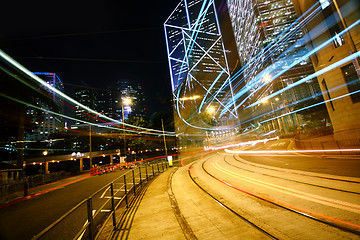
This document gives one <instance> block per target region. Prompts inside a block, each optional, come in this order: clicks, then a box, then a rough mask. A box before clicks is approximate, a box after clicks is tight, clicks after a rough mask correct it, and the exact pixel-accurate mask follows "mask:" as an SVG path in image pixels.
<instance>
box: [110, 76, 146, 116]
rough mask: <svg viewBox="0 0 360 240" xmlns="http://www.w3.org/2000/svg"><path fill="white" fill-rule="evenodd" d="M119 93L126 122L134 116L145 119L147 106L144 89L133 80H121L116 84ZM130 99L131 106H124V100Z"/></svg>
mask: <svg viewBox="0 0 360 240" xmlns="http://www.w3.org/2000/svg"><path fill="white" fill-rule="evenodd" d="M115 87H116V89H117V91H118V92H119V93H120V96H119V98H118V99H119V101H121V102H120V104H119V106H121V104H122V105H123V107H124V118H125V120H126V119H127V118H128V117H129V115H132V116H139V117H145V115H146V106H145V97H144V94H143V89H142V86H141V84H140V83H138V82H137V81H135V80H131V79H126V78H124V79H119V80H118V81H116V83H115ZM125 98H130V99H131V103H130V104H128V105H127V104H124V102H123V101H124V99H125Z"/></svg>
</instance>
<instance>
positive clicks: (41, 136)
mask: <svg viewBox="0 0 360 240" xmlns="http://www.w3.org/2000/svg"><path fill="white" fill-rule="evenodd" d="M34 74H35V75H37V76H38V77H40V78H41V79H43V80H44V81H46V82H47V83H48V84H49V85H50V86H52V87H54V88H56V89H58V90H60V91H62V92H63V91H64V85H63V83H62V82H61V80H60V78H59V77H58V76H57V75H56V74H55V73H49V72H34ZM45 90H46V91H48V90H47V89H45ZM48 94H49V97H50V98H51V101H52V102H53V103H52V104H54V105H55V106H56V107H55V108H56V109H53V108H54V107H53V108H51V107H50V105H52V104H47V103H45V102H43V101H41V100H37V101H36V105H37V106H38V107H40V108H42V109H48V110H52V111H55V112H57V113H59V114H63V113H64V105H63V104H62V103H61V102H60V101H58V100H56V93H55V92H53V91H48ZM27 115H28V116H29V118H30V119H32V121H33V122H34V123H35V124H36V125H37V126H38V127H37V128H36V129H33V130H31V132H30V133H28V134H27V136H26V139H27V140H35V141H41V140H49V139H50V136H51V134H53V133H55V132H58V131H61V130H62V129H63V128H64V119H63V118H62V117H61V116H59V115H54V114H52V113H49V112H46V111H44V112H39V111H38V110H36V109H33V108H29V109H28V110H27Z"/></svg>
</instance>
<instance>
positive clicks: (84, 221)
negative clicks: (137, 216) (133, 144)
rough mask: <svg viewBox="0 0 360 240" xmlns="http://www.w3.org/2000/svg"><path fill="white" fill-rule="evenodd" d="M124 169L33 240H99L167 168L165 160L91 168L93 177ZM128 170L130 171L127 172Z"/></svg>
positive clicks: (104, 236) (107, 233)
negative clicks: (147, 186) (107, 227)
mask: <svg viewBox="0 0 360 240" xmlns="http://www.w3.org/2000/svg"><path fill="white" fill-rule="evenodd" d="M124 167H128V168H129V170H128V171H127V172H126V173H125V174H123V175H122V176H120V177H118V178H116V179H115V180H114V181H112V182H111V183H109V184H107V185H106V186H104V187H102V188H101V189H99V190H98V191H97V192H95V193H94V194H92V195H91V196H90V197H88V198H86V199H84V200H83V201H81V202H80V203H79V204H77V205H76V206H75V207H73V208H72V209H71V210H70V211H68V212H67V213H65V214H64V215H63V216H61V217H60V218H59V219H57V220H56V221H55V222H54V223H52V224H51V225H50V226H48V227H47V228H46V229H44V230H43V231H42V232H40V233H39V234H37V235H36V236H34V237H33V240H35V239H91V240H93V239H99V238H100V237H101V238H102V239H104V238H106V236H108V235H109V234H110V232H106V231H104V229H106V226H109V224H108V223H109V221H112V222H111V228H112V229H111V230H113V229H114V228H116V225H117V222H118V221H119V220H120V219H121V216H122V213H123V212H124V211H125V210H126V208H127V207H129V205H130V204H131V203H132V202H133V201H134V200H135V199H136V197H137V195H138V194H139V192H140V191H141V190H142V189H143V188H144V186H145V185H147V184H148V183H149V182H150V180H152V179H153V178H154V177H155V176H156V175H158V174H160V173H161V172H164V171H165V170H166V169H167V168H168V167H169V166H168V162H167V160H166V158H157V159H155V160H152V162H146V163H145V162H142V161H138V162H132V163H127V164H126V165H125V166H124V164H123V165H118V166H112V167H110V166H106V167H102V168H94V169H92V171H91V174H92V175H93V176H94V177H96V175H99V174H102V173H107V172H111V171H116V169H119V168H124ZM130 168H132V169H130Z"/></svg>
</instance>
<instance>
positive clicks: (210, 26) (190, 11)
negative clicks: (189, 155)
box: [164, 0, 237, 127]
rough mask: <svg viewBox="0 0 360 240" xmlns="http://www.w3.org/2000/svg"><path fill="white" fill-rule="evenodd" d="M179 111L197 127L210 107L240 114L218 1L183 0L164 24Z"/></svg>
mask: <svg viewBox="0 0 360 240" xmlns="http://www.w3.org/2000/svg"><path fill="white" fill-rule="evenodd" d="M164 28H165V35H166V43H167V52H168V60H169V68H170V75H171V85H172V90H173V97H174V102H175V104H174V107H175V111H176V114H177V115H178V116H179V118H180V119H181V120H182V121H183V122H184V123H186V124H188V125H192V126H195V127H198V126H201V125H202V124H203V122H201V120H200V119H198V117H199V115H201V114H203V113H205V112H207V111H208V110H209V109H210V108H211V109H215V112H214V116H218V115H219V113H220V112H221V111H222V110H224V109H225V112H226V113H227V114H226V117H227V118H232V117H237V115H236V112H232V111H231V110H232V109H233V108H234V105H229V106H226V105H225V103H226V102H229V101H231V99H232V98H233V89H232V86H231V82H230V72H229V67H228V62H227V58H226V51H225V47H224V44H223V39H222V35H221V31H220V27H219V23H218V17H217V12H216V7H215V2H214V1H206V0H182V1H181V2H180V3H179V5H178V6H177V7H176V9H175V10H174V11H173V13H172V14H171V15H170V17H169V18H168V19H167V21H166V22H165V24H164Z"/></svg>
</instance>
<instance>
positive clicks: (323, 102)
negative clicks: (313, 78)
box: [260, 52, 360, 123]
mask: <svg viewBox="0 0 360 240" xmlns="http://www.w3.org/2000/svg"><path fill="white" fill-rule="evenodd" d="M359 53H360V52H359ZM356 93H360V90H358V91H355V92H351V93H348V94H344V95H341V96H338V97H335V98H332V99H329V100H325V101H322V102H319V103H315V104H312V105H310V106H307V107H303V108H300V109H297V110H294V111H291V112H288V113H284V114H282V115H280V116H277V117H273V118H270V119H267V120H264V121H262V122H260V123H264V122H268V121H271V120H274V119H277V118H281V117H284V116H287V115H290V114H293V113H297V112H300V111H303V110H306V109H309V108H312V107H315V106H318V105H321V104H325V103H327V102H331V101H335V100H337V99H340V98H344V97H347V96H350V95H352V94H356Z"/></svg>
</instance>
